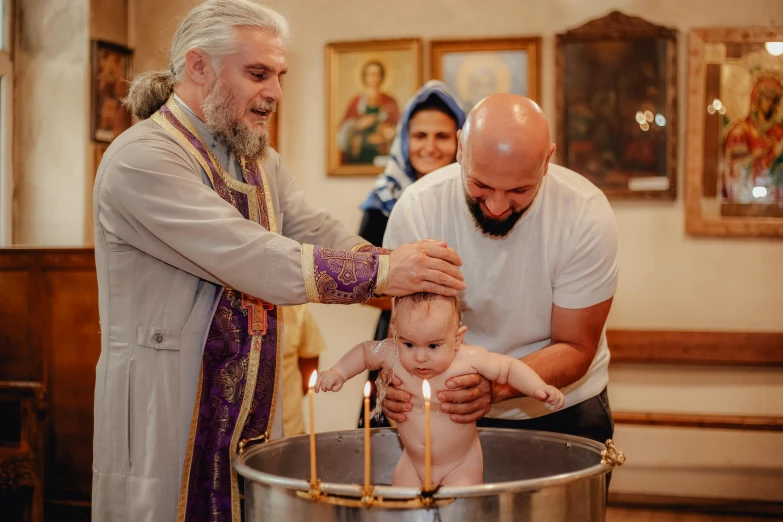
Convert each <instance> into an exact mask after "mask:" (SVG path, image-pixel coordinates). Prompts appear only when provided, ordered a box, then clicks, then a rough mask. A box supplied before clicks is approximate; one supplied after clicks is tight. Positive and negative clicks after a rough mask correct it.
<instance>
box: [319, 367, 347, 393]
mask: <svg viewBox="0 0 783 522" xmlns="http://www.w3.org/2000/svg"><path fill="white" fill-rule="evenodd" d="M344 383H345V377H343V376H342V375H340V374H339V373H337V372H336V371H334V370H326V371H325V372H321V373H319V374H318V380H317V381H315V393H318V392H319V391H321V390H323V391H332V392H336V391H340V388H342V387H343V384H344Z"/></svg>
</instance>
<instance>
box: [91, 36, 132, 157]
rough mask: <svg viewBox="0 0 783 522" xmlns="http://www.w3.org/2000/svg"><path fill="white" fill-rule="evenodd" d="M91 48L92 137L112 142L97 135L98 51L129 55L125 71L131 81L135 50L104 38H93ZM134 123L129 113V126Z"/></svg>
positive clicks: (102, 141) (93, 139)
mask: <svg viewBox="0 0 783 522" xmlns="http://www.w3.org/2000/svg"><path fill="white" fill-rule="evenodd" d="M91 43H92V45H91V48H90V139H91V140H92V141H93V142H96V143H111V140H104V139H99V138H98V137H97V136H96V134H95V133H96V132H97V130H98V112H99V111H98V109H99V108H98V73H99V71H98V67H99V61H98V51H100V50H101V49H107V50H109V51H113V52H116V53H120V54H122V55H125V56H127V58H128V68H127V69H126V71H125V78H126V80H128V81H130V78H131V75H132V74H133V50H131V49H129V48H128V47H125V46H122V45H119V44H116V43H111V42H106V41H103V40H92V42H91ZM131 124H132V117H131V115H130V114H128V127H130V125H131Z"/></svg>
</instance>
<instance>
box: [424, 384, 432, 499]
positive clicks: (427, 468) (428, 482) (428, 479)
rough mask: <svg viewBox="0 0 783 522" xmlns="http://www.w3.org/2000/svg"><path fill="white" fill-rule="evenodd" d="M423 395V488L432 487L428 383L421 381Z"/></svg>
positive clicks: (428, 489)
mask: <svg viewBox="0 0 783 522" xmlns="http://www.w3.org/2000/svg"><path fill="white" fill-rule="evenodd" d="M421 392H422V394H423V395H424V426H425V428H424V490H425V491H430V490H431V489H432V436H431V434H430V383H428V382H427V380H426V379H425V380H424V381H423V382H422V383H421Z"/></svg>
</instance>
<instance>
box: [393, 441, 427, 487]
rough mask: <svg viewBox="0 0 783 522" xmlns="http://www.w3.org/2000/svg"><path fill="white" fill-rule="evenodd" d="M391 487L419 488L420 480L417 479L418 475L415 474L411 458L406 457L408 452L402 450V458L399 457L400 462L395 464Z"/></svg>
mask: <svg viewBox="0 0 783 522" xmlns="http://www.w3.org/2000/svg"><path fill="white" fill-rule="evenodd" d="M392 486H396V487H402V488H405V487H411V488H418V487H421V479H420V478H419V475H418V473H416V468H414V467H413V462H412V461H411V458H410V457H409V456H408V452H407V451H405V450H402V456H401V457H400V461H399V462H398V463H397V467H396V468H394V475H393V476H392Z"/></svg>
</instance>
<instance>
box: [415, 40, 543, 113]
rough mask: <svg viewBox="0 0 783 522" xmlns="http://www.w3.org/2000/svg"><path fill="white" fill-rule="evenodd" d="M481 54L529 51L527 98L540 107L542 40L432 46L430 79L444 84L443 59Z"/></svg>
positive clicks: (453, 42) (435, 43)
mask: <svg viewBox="0 0 783 522" xmlns="http://www.w3.org/2000/svg"><path fill="white" fill-rule="evenodd" d="M480 51H527V53H528V61H527V79H528V87H527V89H528V90H527V97H528V98H530V99H531V100H533V101H535V102H536V103H539V104H540V103H541V37H540V36H529V37H504V38H474V39H464V40H433V41H431V42H430V78H433V79H435V80H441V81H442V80H443V55H444V54H446V53H465V52H480Z"/></svg>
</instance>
